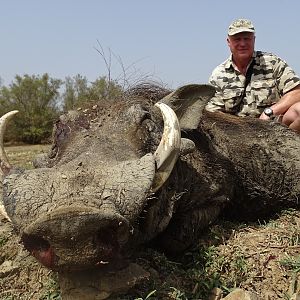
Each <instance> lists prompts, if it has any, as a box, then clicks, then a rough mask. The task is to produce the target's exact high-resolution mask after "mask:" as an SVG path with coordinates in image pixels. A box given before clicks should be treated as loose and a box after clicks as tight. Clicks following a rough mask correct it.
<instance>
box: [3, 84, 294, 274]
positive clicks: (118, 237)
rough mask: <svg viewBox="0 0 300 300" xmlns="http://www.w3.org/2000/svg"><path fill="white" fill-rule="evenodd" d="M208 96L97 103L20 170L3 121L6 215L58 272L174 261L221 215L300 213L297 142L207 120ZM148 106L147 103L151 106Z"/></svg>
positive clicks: (260, 125)
mask: <svg viewBox="0 0 300 300" xmlns="http://www.w3.org/2000/svg"><path fill="white" fill-rule="evenodd" d="M213 94H214V89H213V88H212V87H211V86H209V85H187V86H184V87H182V88H179V89H178V90H176V91H174V92H172V93H170V94H168V95H166V96H165V97H163V98H162V99H160V101H158V102H156V103H155V101H156V100H153V99H147V98H144V97H141V96H139V97H132V98H131V99H123V98H122V99H120V100H115V101H111V102H105V101H102V102H101V103H99V104H97V105H95V106H93V108H90V109H87V110H83V111H76V112H75V111H72V112H68V113H66V114H64V115H62V116H61V117H60V118H59V120H58V121H57V122H56V124H55V126H54V131H53V144H52V147H51V150H50V151H49V153H48V154H47V156H46V157H43V158H40V159H38V160H36V162H35V165H36V168H35V169H33V170H19V169H14V168H13V167H12V166H11V165H10V163H9V161H8V159H7V157H6V155H5V152H4V149H3V132H4V127H5V126H6V123H7V121H8V120H9V119H10V117H11V116H12V115H14V114H15V112H11V113H8V114H7V115H5V116H3V117H2V118H1V120H0V140H1V147H0V158H1V169H2V173H3V174H2V175H3V180H2V182H3V188H2V190H3V191H2V193H1V194H2V199H1V201H2V203H3V204H2V206H1V207H2V213H3V214H5V215H6V216H7V218H8V219H10V220H11V222H12V223H13V224H14V226H15V228H16V229H17V232H18V233H19V235H20V237H21V240H22V242H23V244H24V246H25V248H26V249H27V250H28V251H29V252H30V253H31V254H32V255H34V256H35V257H36V259H37V260H39V261H40V262H41V263H42V264H43V265H45V266H46V267H48V268H50V269H53V270H57V271H66V270H67V271H71V270H82V269H87V268H102V267H103V268H104V267H107V265H109V266H111V269H110V270H112V269H118V268H122V267H123V266H124V264H123V262H124V258H127V257H129V256H130V255H132V252H133V251H134V250H135V249H136V248H137V247H138V245H141V244H145V243H148V242H150V241H151V242H153V244H154V245H157V246H158V247H159V248H160V249H162V250H163V251H165V252H167V253H171V254H177V253H180V252H182V251H184V250H185V249H187V248H188V247H190V246H191V245H193V244H194V243H195V242H197V238H198V237H199V235H200V234H201V231H202V230H203V229H204V228H206V227H207V226H208V225H209V224H211V223H212V222H214V221H215V220H216V218H217V217H218V216H219V215H220V213H222V212H223V211H227V212H229V213H230V214H232V215H236V216H240V217H246V218H257V217H259V216H264V215H266V214H269V213H270V212H272V211H274V210H275V209H278V207H279V206H285V207H287V206H296V205H297V204H298V197H299V195H300V193H299V191H300V183H299V178H300V151H299V150H300V136H299V135H297V134H296V133H294V132H293V131H291V130H289V129H288V128H286V127H285V126H283V125H281V124H279V123H276V122H266V121H261V120H259V119H253V118H238V117H235V116H231V115H226V114H222V113H211V112H207V111H205V110H204V107H205V104H206V103H207V101H208V99H210V97H211V96H212V95H213ZM150 98H151V97H150Z"/></svg>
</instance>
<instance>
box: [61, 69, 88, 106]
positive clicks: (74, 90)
mask: <svg viewBox="0 0 300 300" xmlns="http://www.w3.org/2000/svg"><path fill="white" fill-rule="evenodd" d="M88 99H89V87H88V80H87V78H86V77H82V76H81V75H79V74H77V75H76V76H74V77H73V78H71V77H66V79H65V91H64V93H63V102H64V104H63V108H64V110H71V109H75V108H77V107H79V106H81V105H82V104H83V103H84V102H86V101H87V100H88Z"/></svg>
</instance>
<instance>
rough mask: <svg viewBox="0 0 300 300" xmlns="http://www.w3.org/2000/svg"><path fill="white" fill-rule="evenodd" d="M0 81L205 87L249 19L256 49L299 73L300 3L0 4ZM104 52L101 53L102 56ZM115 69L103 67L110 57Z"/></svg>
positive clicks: (89, 0) (70, 0)
mask: <svg viewBox="0 0 300 300" xmlns="http://www.w3.org/2000/svg"><path fill="white" fill-rule="evenodd" d="M0 4H1V9H0V38H1V46H0V54H1V55H0V78H1V79H2V84H4V85H6V86H8V85H10V84H11V83H12V82H13V80H14V78H15V76H16V75H21V76H23V75H25V74H28V75H42V74H44V73H48V74H49V75H50V76H51V77H53V78H58V79H62V80H64V79H65V78H66V77H67V76H68V77H73V76H75V75H77V74H80V75H82V76H85V77H86V78H87V79H88V80H89V81H90V82H92V81H94V80H95V79H97V78H99V77H100V76H108V71H110V76H111V78H112V79H115V80H121V81H124V79H126V80H129V81H130V82H134V81H139V80H142V79H147V80H156V81H160V82H162V83H164V84H166V85H167V86H168V87H170V88H177V87H179V86H181V85H184V84H188V83H206V82H207V81H208V78H209V76H210V73H211V71H212V70H213V68H215V67H216V66H217V65H218V64H220V63H221V62H223V61H224V60H225V59H226V58H227V57H228V56H229V50H228V47H227V42H226V37H227V28H228V26H229V24H230V23H231V22H232V21H233V20H235V19H237V18H248V19H250V20H252V22H253V23H254V26H255V28H256V50H263V51H268V52H272V53H274V54H277V55H279V56H280V57H281V58H282V59H284V60H285V61H286V62H287V63H288V64H289V65H290V66H291V67H292V68H293V69H294V70H295V71H296V73H298V74H299V75H300V51H299V49H300V34H299V30H298V29H299V25H300V17H299V11H300V1H299V0H285V1H283V0H273V1H269V0H252V1H241V0H240V1H237V0H226V1H225V0H219V1H218V0H210V1H208V0H203V1H201V0H198V1H196V0H182V1H179V0H160V1H159V0H151V1H143V0H126V1H125V0H119V1H116V0H105V1H104V0H98V1H97V0H84V1H83V0H81V1H79V0H51V1H46V0H0ZM99 51H100V52H101V51H102V52H101V53H102V54H104V55H101V54H100V53H99ZM104 58H105V59H106V60H107V62H109V60H110V67H109V68H108V67H106V64H105V60H104Z"/></svg>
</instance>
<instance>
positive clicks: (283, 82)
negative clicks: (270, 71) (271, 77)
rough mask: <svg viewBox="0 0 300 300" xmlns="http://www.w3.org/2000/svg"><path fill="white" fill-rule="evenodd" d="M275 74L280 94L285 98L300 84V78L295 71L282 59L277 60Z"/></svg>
mask: <svg viewBox="0 0 300 300" xmlns="http://www.w3.org/2000/svg"><path fill="white" fill-rule="evenodd" d="M274 74H275V76H276V82H277V88H278V91H279V94H280V95H281V96H283V95H284V94H286V93H287V92H289V91H290V90H292V89H293V88H295V87H296V86H298V85H299V84H300V78H299V77H298V76H297V75H296V73H295V72H294V70H293V69H292V68H291V67H290V66H289V65H288V64H287V63H286V62H285V61H284V60H282V59H281V58H279V57H278V58H277V62H276V64H275V70H274Z"/></svg>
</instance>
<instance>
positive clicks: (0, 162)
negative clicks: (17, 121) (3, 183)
mask: <svg viewBox="0 0 300 300" xmlns="http://www.w3.org/2000/svg"><path fill="white" fill-rule="evenodd" d="M18 112H19V111H18V110H13V111H10V112H8V113H6V114H5V115H3V116H2V117H1V118H0V166H1V169H2V171H3V172H4V170H5V169H6V170H7V169H10V168H11V165H10V163H9V161H8V158H7V156H6V153H5V151H4V146H3V137H4V133H5V129H6V125H7V122H8V121H9V120H10V119H11V118H12V117H13V116H14V115H15V114H16V113H18Z"/></svg>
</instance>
